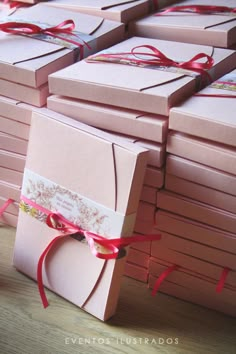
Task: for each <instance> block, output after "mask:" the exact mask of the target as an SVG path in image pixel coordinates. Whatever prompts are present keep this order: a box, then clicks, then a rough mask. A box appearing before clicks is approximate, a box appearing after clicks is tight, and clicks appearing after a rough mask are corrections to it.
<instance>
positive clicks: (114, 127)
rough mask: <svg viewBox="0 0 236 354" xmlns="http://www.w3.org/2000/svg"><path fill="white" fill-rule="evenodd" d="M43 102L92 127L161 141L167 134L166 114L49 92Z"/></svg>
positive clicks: (50, 107)
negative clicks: (128, 108)
mask: <svg viewBox="0 0 236 354" xmlns="http://www.w3.org/2000/svg"><path fill="white" fill-rule="evenodd" d="M47 106H48V108H49V109H52V110H53V111H56V112H58V113H62V114H65V115H67V116H69V117H72V118H74V119H77V120H79V121H80V122H83V123H86V124H89V125H92V126H94V127H96V128H101V129H106V130H110V131H113V132H117V133H121V134H128V135H131V136H135V137H137V138H141V139H148V140H152V141H155V142H159V143H163V142H164V141H166V138H167V129H168V122H167V118H166V117H164V116H160V115H153V114H147V113H144V112H138V111H132V110H127V109H123V108H118V107H114V106H108V105H102V104H99V103H93V102H88V101H81V100H75V99H72V98H68V97H62V96H56V95H52V96H49V97H48V101H47Z"/></svg>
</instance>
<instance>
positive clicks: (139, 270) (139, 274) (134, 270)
mask: <svg viewBox="0 0 236 354" xmlns="http://www.w3.org/2000/svg"><path fill="white" fill-rule="evenodd" d="M124 274H125V275H126V276H127V277H130V278H133V279H136V280H139V281H141V282H143V283H147V281H148V272H147V270H146V269H145V268H143V267H140V266H138V265H136V264H132V263H129V262H126V263H125V271H124Z"/></svg>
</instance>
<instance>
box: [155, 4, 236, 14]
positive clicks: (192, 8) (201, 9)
mask: <svg viewBox="0 0 236 354" xmlns="http://www.w3.org/2000/svg"><path fill="white" fill-rule="evenodd" d="M169 12H189V13H197V14H203V15H209V14H214V13H216V12H222V13H236V8H232V7H228V6H210V5H209V6H208V5H185V6H173V7H169V8H167V9H165V10H163V11H161V12H158V13H157V14H155V15H154V16H161V15H165V14H167V13H169Z"/></svg>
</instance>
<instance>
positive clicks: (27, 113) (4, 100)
mask: <svg viewBox="0 0 236 354" xmlns="http://www.w3.org/2000/svg"><path fill="white" fill-rule="evenodd" d="M33 109H35V107H33V106H30V105H27V104H25V103H22V102H20V101H16V100H13V99H11V98H8V97H4V96H0V112H1V115H2V116H3V117H6V118H8V119H12V120H14V121H17V122H20V123H24V124H28V125H30V122H31V115H32V110H33Z"/></svg>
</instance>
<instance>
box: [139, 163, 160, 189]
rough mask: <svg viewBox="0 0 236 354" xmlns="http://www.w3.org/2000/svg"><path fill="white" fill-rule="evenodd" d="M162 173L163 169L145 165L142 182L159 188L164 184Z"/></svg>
mask: <svg viewBox="0 0 236 354" xmlns="http://www.w3.org/2000/svg"><path fill="white" fill-rule="evenodd" d="M164 175H165V172H164V169H158V168H155V167H152V166H147V168H146V173H145V177H144V183H145V184H146V185H147V186H150V187H154V188H161V187H163V185H164Z"/></svg>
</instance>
